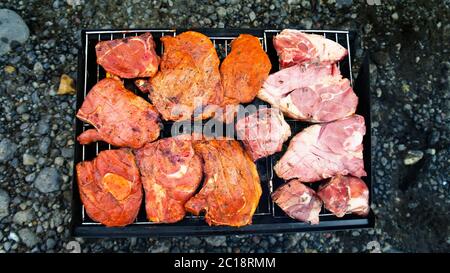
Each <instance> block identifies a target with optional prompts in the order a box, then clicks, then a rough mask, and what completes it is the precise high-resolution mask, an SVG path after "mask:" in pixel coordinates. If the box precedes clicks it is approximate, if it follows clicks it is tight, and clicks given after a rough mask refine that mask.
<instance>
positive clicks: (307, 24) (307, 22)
mask: <svg viewBox="0 0 450 273" xmlns="http://www.w3.org/2000/svg"><path fill="white" fill-rule="evenodd" d="M300 23H301V24H302V25H304V26H305V29H311V28H312V25H313V21H312V20H311V18H303V19H302V20H301V21H300Z"/></svg>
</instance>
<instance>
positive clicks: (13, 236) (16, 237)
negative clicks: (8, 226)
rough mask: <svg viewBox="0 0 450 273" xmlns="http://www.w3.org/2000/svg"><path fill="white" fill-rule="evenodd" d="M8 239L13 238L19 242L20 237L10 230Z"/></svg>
mask: <svg viewBox="0 0 450 273" xmlns="http://www.w3.org/2000/svg"><path fill="white" fill-rule="evenodd" d="M8 239H10V240H13V241H14V242H19V241H20V238H19V236H17V234H16V233H15V232H10V233H9V235H8Z"/></svg>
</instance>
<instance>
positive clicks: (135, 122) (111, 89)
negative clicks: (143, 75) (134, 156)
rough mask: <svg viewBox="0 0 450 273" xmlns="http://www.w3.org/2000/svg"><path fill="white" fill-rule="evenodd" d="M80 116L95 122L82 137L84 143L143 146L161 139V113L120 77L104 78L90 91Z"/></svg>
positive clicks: (80, 140) (87, 120)
mask: <svg viewBox="0 0 450 273" xmlns="http://www.w3.org/2000/svg"><path fill="white" fill-rule="evenodd" d="M77 117H78V118H79V119H81V120H83V121H85V122H88V123H90V124H92V125H93V126H94V127H95V129H89V130H86V131H85V132H83V133H82V134H81V135H79V136H78V141H79V142H80V143H81V144H88V143H90V142H93V141H99V140H103V141H105V142H108V143H109V144H112V145H114V146H119V147H131V148H140V147H142V146H143V145H144V144H145V143H147V142H151V141H153V140H155V139H157V138H158V136H159V131H160V123H159V118H158V112H156V110H155V108H154V107H153V106H152V105H151V104H150V103H148V102H147V101H145V100H144V99H143V98H141V97H139V96H136V95H135V94H134V93H133V92H131V91H128V90H126V89H125V87H124V86H123V84H122V83H121V82H120V81H119V80H116V79H113V78H109V79H103V80H101V81H100V82H98V83H97V84H96V85H95V86H94V87H93V88H92V89H91V91H89V93H88V95H87V96H86V98H85V100H84V102H83V105H81V108H80V109H79V110H78V113H77Z"/></svg>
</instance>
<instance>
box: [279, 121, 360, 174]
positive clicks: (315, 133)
mask: <svg viewBox="0 0 450 273" xmlns="http://www.w3.org/2000/svg"><path fill="white" fill-rule="evenodd" d="M365 133H366V126H365V123H364V118H363V117H362V116H359V115H353V116H351V117H348V118H345V119H342V120H337V121H334V122H330V123H325V124H316V125H312V126H309V127H307V128H305V129H304V130H303V131H301V132H300V133H298V134H297V135H296V136H294V137H293V138H292V139H291V141H290V143H289V147H288V150H287V151H286V153H285V154H284V155H283V157H282V158H281V159H280V160H279V161H278V162H277V164H276V165H275V167H274V170H275V172H276V174H277V175H278V176H279V177H281V178H283V179H284V180H290V179H293V178H298V179H299V180H300V181H302V182H316V181H319V180H322V179H325V178H329V177H332V176H335V175H338V174H341V175H348V174H350V175H353V176H356V177H362V176H366V175H367V174H366V172H365V171H364V162H363V153H362V152H363V145H362V140H363V136H364V135H365Z"/></svg>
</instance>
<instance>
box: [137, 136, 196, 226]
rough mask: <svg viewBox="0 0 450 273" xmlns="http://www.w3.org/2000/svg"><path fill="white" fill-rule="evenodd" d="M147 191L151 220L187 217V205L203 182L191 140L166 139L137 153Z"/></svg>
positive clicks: (146, 202) (166, 220)
mask: <svg viewBox="0 0 450 273" xmlns="http://www.w3.org/2000/svg"><path fill="white" fill-rule="evenodd" d="M136 158H137V161H138V165H139V169H140V171H141V174H142V183H143V185H144V190H145V208H146V211H147V218H148V219H149V220H150V221H152V222H156V223H174V222H177V221H180V220H181V219H183V218H184V215H185V210H184V204H185V203H186V201H187V200H188V199H189V198H191V197H192V196H193V195H194V193H195V191H196V189H197V187H198V185H199V184H200V182H201V179H202V165H201V161H200V157H199V156H198V155H196V154H195V153H194V149H193V148H192V143H191V141H190V140H182V139H181V138H179V137H170V138H164V139H161V140H158V141H155V142H153V143H148V144H146V145H145V146H144V147H143V148H141V149H139V150H137V151H136Z"/></svg>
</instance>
